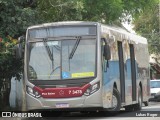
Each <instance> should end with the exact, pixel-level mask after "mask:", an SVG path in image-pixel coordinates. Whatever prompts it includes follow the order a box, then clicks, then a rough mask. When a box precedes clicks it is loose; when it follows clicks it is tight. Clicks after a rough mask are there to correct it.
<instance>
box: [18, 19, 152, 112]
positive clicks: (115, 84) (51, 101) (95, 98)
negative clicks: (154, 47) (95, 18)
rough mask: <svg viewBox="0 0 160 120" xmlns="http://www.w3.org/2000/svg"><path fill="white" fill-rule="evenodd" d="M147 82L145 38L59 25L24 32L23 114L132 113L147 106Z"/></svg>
mask: <svg viewBox="0 0 160 120" xmlns="http://www.w3.org/2000/svg"><path fill="white" fill-rule="evenodd" d="M20 41H21V40H20ZM19 51H20V50H19ZM19 53H21V52H19ZM149 78H150V77H149V53H148V44H147V40H146V38H143V37H141V36H138V35H135V34H131V33H129V32H127V31H126V30H124V29H122V28H119V27H114V26H109V25H104V24H101V23H98V22H86V21H65V22H54V23H44V24H41V25H35V26H31V27H28V29H27V31H26V38H25V50H24V84H25V85H24V87H25V99H26V108H27V110H73V111H76V110H78V111H90V110H92V111H120V109H121V108H125V109H126V110H135V109H136V110H138V109H141V108H142V104H144V105H145V106H147V105H148V99H149V96H150V86H149V85H150V84H149Z"/></svg>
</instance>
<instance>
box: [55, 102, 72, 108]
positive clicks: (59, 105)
mask: <svg viewBox="0 0 160 120" xmlns="http://www.w3.org/2000/svg"><path fill="white" fill-rule="evenodd" d="M68 107H69V104H68V103H56V108H68Z"/></svg>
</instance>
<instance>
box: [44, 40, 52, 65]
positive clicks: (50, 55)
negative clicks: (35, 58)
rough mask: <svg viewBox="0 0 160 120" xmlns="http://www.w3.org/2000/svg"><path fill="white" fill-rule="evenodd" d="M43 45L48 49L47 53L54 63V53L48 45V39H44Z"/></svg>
mask: <svg viewBox="0 0 160 120" xmlns="http://www.w3.org/2000/svg"><path fill="white" fill-rule="evenodd" d="M43 44H44V46H45V48H46V51H47V54H48V56H49V58H50V60H51V61H52V62H53V61H54V59H53V52H52V53H51V50H50V48H49V46H48V44H47V40H46V38H44V39H43Z"/></svg>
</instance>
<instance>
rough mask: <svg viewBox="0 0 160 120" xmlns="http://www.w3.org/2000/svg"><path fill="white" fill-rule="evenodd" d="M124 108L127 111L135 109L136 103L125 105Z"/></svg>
mask: <svg viewBox="0 0 160 120" xmlns="http://www.w3.org/2000/svg"><path fill="white" fill-rule="evenodd" d="M124 108H125V111H129V112H131V111H134V105H128V106H125V107H124Z"/></svg>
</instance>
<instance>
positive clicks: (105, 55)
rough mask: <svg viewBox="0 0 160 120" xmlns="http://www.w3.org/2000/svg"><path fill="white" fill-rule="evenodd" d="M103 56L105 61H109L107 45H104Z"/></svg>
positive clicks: (109, 53) (109, 55) (109, 54)
mask: <svg viewBox="0 0 160 120" xmlns="http://www.w3.org/2000/svg"><path fill="white" fill-rule="evenodd" d="M103 56H104V58H105V60H110V59H111V52H110V47H109V45H108V44H105V46H104V52H103Z"/></svg>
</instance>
